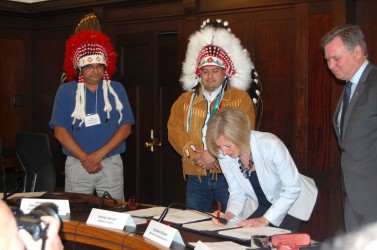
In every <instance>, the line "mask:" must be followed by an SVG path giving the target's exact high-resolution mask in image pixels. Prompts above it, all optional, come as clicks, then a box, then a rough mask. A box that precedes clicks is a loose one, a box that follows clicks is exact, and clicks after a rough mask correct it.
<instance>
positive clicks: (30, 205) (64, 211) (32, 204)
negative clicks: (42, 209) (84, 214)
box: [20, 198, 71, 219]
mask: <svg viewBox="0 0 377 250" xmlns="http://www.w3.org/2000/svg"><path fill="white" fill-rule="evenodd" d="M49 202H50V203H54V204H55V205H56V206H57V207H58V210H59V211H58V214H59V215H60V216H67V215H69V214H70V213H71V210H70V207H69V201H68V200H55V199H32V198H22V200H21V205H20V209H21V210H22V212H24V213H25V214H28V213H30V211H31V210H33V209H34V208H36V207H38V206H39V205H41V204H42V203H49ZM62 219H65V217H63V218H62Z"/></svg>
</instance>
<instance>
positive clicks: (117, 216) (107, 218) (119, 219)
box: [86, 208, 136, 230]
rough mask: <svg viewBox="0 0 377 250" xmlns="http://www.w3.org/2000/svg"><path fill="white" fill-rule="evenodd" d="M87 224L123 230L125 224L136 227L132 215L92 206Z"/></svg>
mask: <svg viewBox="0 0 377 250" xmlns="http://www.w3.org/2000/svg"><path fill="white" fill-rule="evenodd" d="M86 224H89V225H94V226H100V227H107V228H113V229H119V230H123V228H124V226H129V227H136V225H135V223H134V221H133V220H132V217H131V215H129V214H126V213H119V212H113V211H107V210H102V209H98V208H92V211H91V212H90V215H89V218H88V220H87V221H86Z"/></svg>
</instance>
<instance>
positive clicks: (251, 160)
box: [238, 154, 254, 179]
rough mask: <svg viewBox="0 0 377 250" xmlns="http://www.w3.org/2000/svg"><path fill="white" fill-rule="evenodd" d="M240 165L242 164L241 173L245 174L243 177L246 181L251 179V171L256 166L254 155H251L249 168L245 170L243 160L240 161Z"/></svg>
mask: <svg viewBox="0 0 377 250" xmlns="http://www.w3.org/2000/svg"><path fill="white" fill-rule="evenodd" d="M238 164H240V171H241V173H242V174H243V176H244V177H245V178H246V179H249V178H250V176H251V172H252V170H251V169H252V168H253V166H254V160H253V155H252V154H250V158H249V165H248V168H245V165H244V164H243V163H242V160H241V159H238Z"/></svg>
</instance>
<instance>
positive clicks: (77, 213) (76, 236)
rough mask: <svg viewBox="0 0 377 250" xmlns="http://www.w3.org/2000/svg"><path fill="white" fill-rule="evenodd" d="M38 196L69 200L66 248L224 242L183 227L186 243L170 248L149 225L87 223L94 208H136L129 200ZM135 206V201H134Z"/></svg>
mask: <svg viewBox="0 0 377 250" xmlns="http://www.w3.org/2000/svg"><path fill="white" fill-rule="evenodd" d="M33 198H37V199H59V200H69V204H70V211H71V214H70V216H69V218H63V228H62V233H61V237H62V241H63V244H64V246H65V249H91V250H94V249H152V250H153V249H177V250H181V249H193V248H192V247H191V246H189V245H188V243H189V242H197V241H198V240H201V241H203V242H216V241H224V239H222V238H220V237H216V236H213V235H208V234H203V233H199V232H195V231H191V230H186V229H183V228H179V227H178V228H177V229H178V230H179V232H180V234H181V236H182V239H183V241H184V243H185V246H182V245H180V244H177V243H176V242H173V243H172V245H171V246H170V248H167V247H164V246H162V245H160V244H158V243H156V242H154V241H152V240H150V239H148V238H146V237H143V233H144V231H145V230H146V228H147V224H141V225H137V227H136V228H127V227H126V228H125V229H124V230H116V229H109V228H104V227H97V226H92V225H88V224H86V220H87V219H88V216H89V214H90V211H91V209H92V208H98V206H99V204H100V203H101V209H105V210H111V211H115V212H127V211H130V210H133V209H135V207H134V206H130V204H129V202H125V201H121V200H116V201H115V200H113V199H109V198H105V199H101V197H98V196H93V195H86V194H77V193H44V194H42V195H40V196H37V197H33ZM21 199H22V195H21V196H18V197H17V198H11V199H9V201H8V203H10V204H11V205H14V206H19V205H20V202H21ZM132 205H134V204H132ZM152 206H153V205H148V204H139V205H138V207H137V209H141V208H148V207H152Z"/></svg>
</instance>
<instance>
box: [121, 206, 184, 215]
mask: <svg viewBox="0 0 377 250" xmlns="http://www.w3.org/2000/svg"><path fill="white" fill-rule="evenodd" d="M165 208H166V207H150V208H143V209H138V210H133V211H127V212H124V213H126V214H130V215H131V216H132V217H141V218H151V217H153V216H160V215H161V214H162V212H163V211H164V210H165ZM178 211H181V209H175V208H169V212H168V213H175V212H178Z"/></svg>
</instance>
